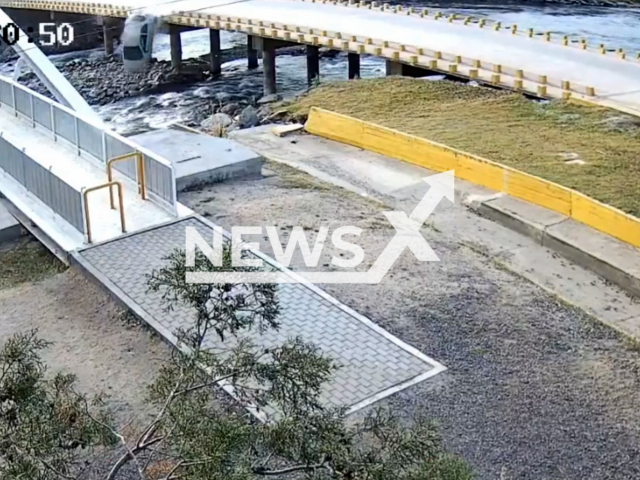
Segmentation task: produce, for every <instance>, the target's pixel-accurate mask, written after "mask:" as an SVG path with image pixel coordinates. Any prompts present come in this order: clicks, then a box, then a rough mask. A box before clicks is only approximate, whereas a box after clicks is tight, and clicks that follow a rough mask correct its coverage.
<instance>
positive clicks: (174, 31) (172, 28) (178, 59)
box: [169, 25, 182, 70]
mask: <svg viewBox="0 0 640 480" xmlns="http://www.w3.org/2000/svg"><path fill="white" fill-rule="evenodd" d="M169 45H170V47H171V67H172V68H175V69H176V70H177V69H179V68H180V66H181V65H182V41H181V40H180V27H179V26H178V25H169Z"/></svg>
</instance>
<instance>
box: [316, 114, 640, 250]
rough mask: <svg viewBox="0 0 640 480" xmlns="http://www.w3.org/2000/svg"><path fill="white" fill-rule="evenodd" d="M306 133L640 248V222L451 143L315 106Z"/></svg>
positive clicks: (551, 183) (567, 189)
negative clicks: (448, 176)
mask: <svg viewBox="0 0 640 480" xmlns="http://www.w3.org/2000/svg"><path fill="white" fill-rule="evenodd" d="M305 130H306V131H308V132H309V133H312V134H314V135H318V136H321V137H325V138H330V139H332V140H337V141H339V142H342V143H346V144H349V145H353V146H356V147H360V148H363V149H365V150H370V151H372V152H376V153H380V154H382V155H387V156H389V157H393V158H397V159H399V160H404V161H405V162H409V163H413V164H415V165H419V166H421V167H424V168H428V169H430V170H435V171H437V172H444V171H448V170H455V176H456V177H457V178H460V179H463V180H466V181H468V182H471V183H475V184H478V185H482V186H484V187H487V188H490V189H492V190H498V191H500V192H505V193H506V194H508V195H511V196H513V197H516V198H519V199H521V200H525V201H527V202H531V203H535V204H536V205H540V206H542V207H545V208H548V209H550V210H553V211H556V212H559V213H561V214H563V215H566V216H568V217H571V218H573V219H574V220H576V221H579V222H582V223H584V224H585V225H588V226H590V227H592V228H595V229H597V230H600V231H601V232H604V233H606V234H608V235H611V236H612V237H615V238H617V239H619V240H622V241H624V242H627V243H629V244H631V245H633V246H635V247H640V220H639V219H637V218H635V217H633V216H631V215H628V214H626V213H624V212H622V211H620V210H618V209H616V208H613V207H611V206H609V205H605V204H603V203H600V202H598V201H596V200H593V199H592V198H589V197H587V196H586V195H583V194H581V193H579V192H576V191H575V190H571V189H569V188H566V187H563V186H562V185H558V184H556V183H553V182H549V181H548V180H544V179H542V178H539V177H536V176H534V175H529V174H527V173H524V172H520V171H518V170H516V169H514V168H510V167H506V166H504V165H500V164H499V163H496V162H492V161H491V160H487V159H484V158H481V157H478V156H475V155H471V154H469V153H465V152H462V151H459V150H456V149H453V148H450V147H447V146H446V145H441V144H439V143H436V142H431V141H430V140H427V139H424V138H419V137H416V136H413V135H409V134H406V133H402V132H399V131H397V130H393V129H391V128H386V127H381V126H379V125H374V124H372V123H368V122H365V121H362V120H358V119H356V118H352V117H349V116H346V115H341V114H338V113H334V112H330V111H328V110H323V109H320V108H316V107H313V108H312V109H311V111H310V113H309V119H308V120H307V123H306V125H305Z"/></svg>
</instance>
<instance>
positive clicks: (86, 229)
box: [0, 77, 187, 251]
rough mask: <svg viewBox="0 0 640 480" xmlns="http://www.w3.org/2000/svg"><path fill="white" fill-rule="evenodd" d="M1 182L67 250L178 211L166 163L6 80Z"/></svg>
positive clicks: (0, 113) (0, 91) (2, 86)
mask: <svg viewBox="0 0 640 480" xmlns="http://www.w3.org/2000/svg"><path fill="white" fill-rule="evenodd" d="M108 165H111V167H112V168H111V171H112V176H111V179H110V178H109V174H108ZM142 179H144V181H142ZM110 181H112V182H113V183H112V184H111V187H107V184H108V183H109V182H110ZM0 182H1V185H2V188H1V190H2V193H3V194H4V195H5V196H6V197H7V198H8V199H9V201H10V202H11V203H13V204H14V205H15V206H16V207H17V208H18V209H19V210H21V211H22V212H23V213H24V214H25V215H26V216H27V217H29V218H30V219H31V220H32V221H33V222H34V223H36V224H37V225H38V227H39V228H40V229H42V230H43V231H46V232H47V235H49V237H51V238H52V239H53V241H54V242H55V243H57V244H58V245H59V246H60V247H61V248H62V249H63V250H65V251H71V250H74V249H76V248H78V247H80V246H82V245H83V244H85V243H87V242H96V241H104V240H108V239H110V238H114V237H117V236H119V235H121V234H122V233H123V231H136V230H139V229H141V228H145V227H148V226H150V225H156V224H158V223H159V222H164V221H167V220H170V219H171V218H176V217H177V216H178V213H179V211H180V207H179V205H178V203H177V201H176V191H175V175H174V171H173V167H172V165H171V163H170V162H169V161H168V160H166V159H164V158H162V157H160V156H158V155H156V154H154V153H152V152H149V151H147V150H145V149H144V148H142V147H140V146H139V145H136V144H135V143H134V142H131V141H130V140H128V139H126V138H124V137H121V136H119V135H117V134H115V133H114V132H112V131H110V130H107V129H105V127H104V126H101V125H95V124H93V123H91V121H90V120H88V119H86V118H84V117H81V116H79V114H77V113H76V112H74V111H72V110H70V109H68V108H66V107H64V106H62V105H60V104H58V103H56V102H53V101H51V100H49V99H47V98H46V97H43V96H42V95H39V94H37V93H35V92H33V91H31V90H29V89H27V88H25V87H23V86H21V85H19V84H17V83H16V82H14V81H13V80H10V79H8V78H5V77H0ZM141 184H144V189H143V188H142V187H141ZM96 189H97V190H96ZM110 189H111V190H112V192H111V194H110V192H109V190H110ZM119 189H121V190H122V204H120V195H119V191H118V190H119ZM110 195H112V196H113V202H112V201H111V198H110ZM143 197H144V198H143ZM182 210H183V211H184V212H186V211H187V210H186V209H184V208H183V209H182Z"/></svg>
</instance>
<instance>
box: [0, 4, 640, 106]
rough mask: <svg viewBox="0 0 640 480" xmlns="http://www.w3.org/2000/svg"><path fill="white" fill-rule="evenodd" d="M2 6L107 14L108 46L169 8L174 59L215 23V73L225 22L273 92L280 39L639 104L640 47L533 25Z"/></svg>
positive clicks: (313, 7) (539, 90)
mask: <svg viewBox="0 0 640 480" xmlns="http://www.w3.org/2000/svg"><path fill="white" fill-rule="evenodd" d="M0 7H10V8H14V9H29V10H38V11H49V12H66V13H72V14H74V15H84V16H87V17H89V16H90V17H91V19H94V18H95V17H102V19H103V22H102V23H103V25H104V27H103V28H104V36H105V39H106V40H107V44H108V47H107V48H108V50H109V49H111V48H112V42H111V39H112V38H113V37H114V35H117V32H118V24H119V23H122V19H123V18H126V17H127V16H128V15H129V14H131V13H135V12H143V11H149V12H153V13H154V14H157V15H162V16H163V17H165V20H166V21H167V23H169V26H170V34H171V47H172V60H173V63H174V65H175V66H179V65H180V62H181V45H180V32H181V31H184V30H185V29H199V28H207V29H209V30H210V32H211V35H210V39H211V68H212V71H213V72H214V73H216V72H219V71H220V55H219V53H220V31H222V30H225V31H236V32H243V33H246V34H247V49H248V52H247V57H248V66H249V68H255V67H257V66H258V53H259V51H261V53H262V61H263V69H264V93H265V94H266V95H268V94H272V93H275V91H276V61H277V60H276V52H277V49H278V48H280V47H284V46H291V45H306V48H307V59H308V63H307V70H308V78H309V81H312V80H313V78H314V77H316V76H317V75H319V58H318V49H319V48H321V47H325V48H330V49H336V50H342V51H346V52H348V57H349V62H348V65H349V70H348V77H349V78H355V77H358V76H359V65H360V63H359V60H360V56H361V55H375V56H377V57H381V58H385V59H386V60H387V73H388V74H390V75H406V76H425V75H429V74H433V73H437V74H446V75H449V76H453V77H460V78H465V79H473V80H476V81H478V82H479V83H483V84H488V85H493V86H495V87H498V88H505V89H512V90H516V91H522V92H524V93H527V94H529V95H532V96H536V97H541V98H574V99H577V100H582V101H586V102H589V103H596V104H600V105H605V106H608V107H612V108H616V109H619V110H621V111H625V112H627V113H631V114H640V59H639V58H638V56H636V55H634V54H630V53H629V52H624V51H622V50H616V49H612V48H608V47H607V46H605V45H589V44H588V43H587V42H586V41H581V40H578V39H572V38H568V37H557V36H556V37H554V36H552V35H551V34H550V33H548V32H535V31H533V30H531V29H527V28H524V27H526V26H524V27H523V26H518V25H501V24H499V23H491V22H487V21H485V20H478V19H472V18H464V17H456V16H448V17H445V16H443V15H441V14H439V13H438V12H432V11H415V10H414V9H402V8H401V7H391V6H389V5H388V4H378V3H376V2H371V3H365V2H360V3H355V2H353V0H350V1H349V2H336V1H333V2H328V1H326V0H323V1H317V0H315V1H311V0H238V1H229V0H169V1H157V0H156V1H150V0H117V1H116V2H114V3H102V2H99V1H97V0H81V1H49V0H40V1H26V0H17V1H7V0H0ZM55 18H56V17H55V14H54V21H56V20H55ZM91 19H90V18H87V21H92V20H91ZM23 28H24V27H23Z"/></svg>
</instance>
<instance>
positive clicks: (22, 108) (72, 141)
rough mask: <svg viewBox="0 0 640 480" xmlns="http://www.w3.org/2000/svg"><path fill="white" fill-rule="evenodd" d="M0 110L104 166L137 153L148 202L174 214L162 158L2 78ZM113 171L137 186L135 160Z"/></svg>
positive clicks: (170, 174)
mask: <svg viewBox="0 0 640 480" xmlns="http://www.w3.org/2000/svg"><path fill="white" fill-rule="evenodd" d="M0 107H9V108H11V109H12V110H13V112H14V113H15V115H16V116H19V117H23V118H26V119H28V120H30V121H31V124H32V126H33V127H34V128H38V129H40V130H45V131H47V132H49V133H50V134H51V135H52V137H53V139H54V140H55V141H56V142H60V143H66V144H67V146H68V147H71V148H73V149H75V150H76V153H77V154H78V155H82V156H86V155H89V156H90V157H92V158H93V159H95V160H97V161H99V162H101V163H103V164H105V166H106V163H107V161H108V160H109V159H110V158H112V157H117V156H121V155H125V154H128V153H134V152H140V153H141V154H142V156H143V161H144V167H145V168H144V170H145V172H146V175H145V181H146V187H147V192H148V193H149V198H150V199H151V200H154V201H155V202H156V203H158V204H160V205H161V206H163V207H164V208H166V209H167V210H169V211H170V212H171V213H173V214H175V213H176V206H177V194H176V180H175V170H174V168H173V165H171V162H169V161H168V160H167V159H165V158H164V157H162V156H160V155H157V154H155V153H153V152H151V151H149V150H148V149H146V148H144V147H142V146H141V145H138V144H136V143H135V142H134V141H131V140H129V139H127V138H125V137H123V136H122V135H118V134H117V133H115V132H113V131H112V130H109V129H108V128H106V127H105V126H103V125H98V124H96V123H94V122H93V121H92V120H89V119H85V118H82V116H81V115H79V114H78V113H76V112H74V111H73V110H71V109H69V108H67V107H65V106H63V105H60V104H59V103H57V102H55V101H53V100H50V99H48V98H47V97H45V96H43V95H40V94H39V93H37V92H34V91H32V90H30V89H28V88H26V87H24V86H22V85H20V84H19V83H17V82H15V81H14V80H12V79H10V78H7V77H3V76H0ZM114 168H115V169H116V170H118V171H119V172H121V173H122V174H124V175H125V176H127V177H129V178H131V179H132V180H134V181H136V182H138V175H139V172H138V169H137V168H136V162H135V160H133V159H132V160H130V161H125V162H121V163H119V164H118V165H117V166H115V167H114ZM87 187H91V185H88V186H87ZM50 206H51V205H50ZM57 213H59V212H57ZM74 226H75V225H74ZM76 228H77V227H76ZM82 231H83V230H82Z"/></svg>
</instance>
